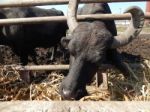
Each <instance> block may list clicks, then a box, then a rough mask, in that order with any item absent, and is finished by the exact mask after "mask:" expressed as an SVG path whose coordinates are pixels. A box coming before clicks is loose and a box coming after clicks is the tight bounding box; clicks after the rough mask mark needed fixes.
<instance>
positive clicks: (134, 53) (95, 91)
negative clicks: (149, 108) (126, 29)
mask: <svg viewBox="0 0 150 112" xmlns="http://www.w3.org/2000/svg"><path fill="white" fill-rule="evenodd" d="M0 50H1V52H2V57H3V59H4V62H3V64H5V65H6V64H7V65H10V64H19V63H20V62H19V58H18V57H17V56H16V55H15V54H14V53H13V52H12V50H11V49H10V48H9V47H6V46H5V47H4V46H1V47H0ZM51 51H52V50H51V49H43V48H37V49H36V52H37V60H38V63H39V64H40V65H42V64H67V63H68V58H63V57H65V56H64V54H63V53H62V51H61V50H60V49H58V50H57V53H56V54H55V59H54V60H53V61H51V60H49V59H50V57H51V54H52V53H51ZM119 51H120V53H121V54H122V56H123V59H124V61H126V62H127V63H128V64H129V65H132V66H131V69H132V70H133V72H134V73H135V74H136V75H137V76H138V77H139V78H140V81H139V82H135V81H134V80H132V79H129V80H126V79H124V78H123V76H122V74H120V72H119V71H117V70H108V71H106V72H107V74H108V77H109V90H108V91H105V92H103V91H101V90H100V89H99V87H96V86H95V85H96V82H95V80H93V82H92V84H91V85H88V86H87V89H88V93H89V95H88V96H85V97H83V98H82V99H80V101H89V100H90V101H91V100H92V101H100V100H104V101H106V100H125V101H128V100H129V101H132V100H134V101H141V100H148V101H150V83H149V82H150V34H141V35H140V36H139V37H138V38H137V39H135V40H134V41H133V42H131V43H130V44H128V45H127V46H124V47H122V48H120V49H119ZM67 56H68V55H67ZM29 61H30V62H29V64H30V65H32V64H33V63H32V59H31V58H29ZM145 63H146V64H147V65H146V64H145ZM133 65H134V66H133ZM139 65H140V66H139ZM141 66H142V68H141ZM143 66H144V68H143ZM0 73H1V74H0V101H11V100H48V101H51V100H59V101H61V100H62V99H61V96H60V95H59V92H58V88H59V85H60V83H61V80H62V79H63V77H64V76H63V75H64V74H65V75H66V74H67V71H49V72H45V71H42V72H34V73H36V74H38V75H37V76H36V77H33V80H32V82H31V83H30V84H27V83H25V82H24V81H22V80H20V76H19V72H18V71H16V70H14V69H13V68H7V69H4V68H3V67H0ZM143 76H145V77H143ZM145 78H146V79H145Z"/></svg>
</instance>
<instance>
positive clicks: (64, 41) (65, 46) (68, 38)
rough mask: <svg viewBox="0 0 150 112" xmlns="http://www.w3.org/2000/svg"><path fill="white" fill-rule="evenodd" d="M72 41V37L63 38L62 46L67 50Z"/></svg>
mask: <svg viewBox="0 0 150 112" xmlns="http://www.w3.org/2000/svg"><path fill="white" fill-rule="evenodd" d="M70 40H71V36H67V37H62V39H61V45H62V46H63V47H64V48H66V49H67V48H68V44H69V42H70Z"/></svg>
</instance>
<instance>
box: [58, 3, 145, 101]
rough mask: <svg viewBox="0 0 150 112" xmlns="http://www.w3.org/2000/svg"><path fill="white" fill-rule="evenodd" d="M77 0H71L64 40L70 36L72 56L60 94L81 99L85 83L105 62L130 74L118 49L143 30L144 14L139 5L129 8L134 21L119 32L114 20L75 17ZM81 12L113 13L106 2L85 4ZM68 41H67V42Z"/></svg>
mask: <svg viewBox="0 0 150 112" xmlns="http://www.w3.org/2000/svg"><path fill="white" fill-rule="evenodd" d="M75 2H77V0H70V3H69V9H68V10H69V11H68V20H67V21H68V25H69V29H70V31H71V35H70V36H68V37H66V38H63V41H62V42H66V41H67V40H68V39H71V40H70V41H69V44H68V49H69V52H70V55H71V62H70V69H69V73H68V75H67V76H66V77H65V79H64V80H63V81H62V84H61V87H60V93H61V95H62V96H63V97H64V98H65V99H72V98H74V99H78V98H80V97H82V96H84V95H85V94H86V93H87V91H86V88H85V86H86V84H87V83H88V82H89V81H90V80H91V79H92V77H93V76H94V74H95V73H96V72H97V70H98V68H99V67H100V66H101V65H102V64H105V63H111V64H113V65H115V66H116V67H117V68H118V69H119V70H120V71H122V72H123V73H124V75H125V77H127V76H129V75H130V74H129V71H128V68H127V67H126V66H125V64H124V63H123V62H122V61H121V58H120V54H119V53H118V52H117V50H116V48H118V47H121V46H123V45H126V44H128V43H129V42H131V41H132V40H133V39H134V38H135V37H136V36H137V35H138V34H139V33H140V31H141V29H142V27H143V24H144V13H143V11H142V10H141V9H140V8H138V7H131V8H128V10H127V11H126V12H129V13H131V23H130V25H129V27H128V28H127V30H126V31H125V32H124V33H122V34H121V35H118V36H116V35H117V31H116V26H115V24H114V21H107V20H93V21H92V20H91V21H90V20H89V21H88V22H78V21H77V19H76V9H77V4H76V3H75ZM80 12H81V13H82V14H83V13H84V14H85V13H86V14H95V13H99V14H105V13H111V11H110V8H109V6H108V4H107V3H92V4H86V5H85V6H84V7H83V8H82V9H81V11H80ZM65 40H66V41H65Z"/></svg>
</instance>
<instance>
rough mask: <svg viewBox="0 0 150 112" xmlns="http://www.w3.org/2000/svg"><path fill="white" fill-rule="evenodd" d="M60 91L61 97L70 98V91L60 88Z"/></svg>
mask: <svg viewBox="0 0 150 112" xmlns="http://www.w3.org/2000/svg"><path fill="white" fill-rule="evenodd" d="M62 93H63V97H64V98H65V99H71V91H69V90H64V89H63V90H62Z"/></svg>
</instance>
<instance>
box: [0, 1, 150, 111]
mask: <svg viewBox="0 0 150 112" xmlns="http://www.w3.org/2000/svg"><path fill="white" fill-rule="evenodd" d="M137 1H149V0H80V2H81V3H99V2H101V3H102V2H109V3H111V2H137ZM68 2H69V0H17V1H12V2H11V1H10V2H4V3H2V4H0V8H11V7H27V6H39V5H60V4H68ZM77 18H78V20H79V21H84V20H88V19H90V20H92V19H105V20H111V19H114V20H125V19H128V20H130V14H90V15H78V16H77ZM66 19H67V18H66V17H65V16H59V17H58V16H57V17H56V16H53V17H30V18H11V19H0V25H16V24H29V23H34V24H36V23H42V22H50V21H57V22H59V21H66ZM145 19H150V14H149V13H145ZM144 42H145V41H144ZM149 42H150V41H149ZM131 46H132V45H131ZM137 47H138V46H137ZM149 57H150V54H149ZM104 66H106V67H109V68H110V70H108V71H106V72H108V73H107V75H109V76H110V74H111V75H112V77H111V78H110V79H111V81H114V82H115V81H116V83H115V84H116V85H115V86H117V88H119V90H122V92H123V93H124V94H123V93H121V92H120V93H119V92H118V91H117V90H113V92H112V91H111V92H112V93H110V92H109V91H108V90H104V92H102V93H100V94H99V91H98V90H97V89H100V87H101V86H99V84H98V82H95V81H93V83H92V84H93V86H96V85H97V86H98V87H95V88H91V87H90V86H89V87H87V88H89V90H90V92H91V94H95V95H94V96H92V95H91V96H86V97H84V98H82V99H81V100H80V101H79V102H73V101H72V102H68V101H61V97H60V95H59V94H58V90H56V89H58V83H60V81H61V80H62V78H63V76H61V75H60V76H57V75H56V74H55V73H53V74H51V76H48V79H49V80H51V82H49V83H48V84H46V83H45V82H43V83H42V84H41V85H39V86H37V85H35V84H31V85H30V86H28V88H27V89H25V88H22V89H20V90H17V91H18V93H17V94H16V96H15V97H14V98H11V97H12V96H10V98H8V100H9V99H11V102H9V101H7V102H1V103H0V111H1V112H11V111H19V112H20V111H40V112H49V111H54V112H55V111H56V112H57V111H58V112H59V111H60V112H63V111H71V112H80V111H86V110H88V111H89V112H95V111H113V110H114V111H119V110H120V109H121V110H123V111H150V107H149V102H129V103H125V102H94V101H110V100H115V98H109V97H110V94H111V95H112V96H113V97H118V96H119V97H120V99H117V100H122V99H124V101H150V84H149V81H150V76H149V79H148V80H147V79H143V80H144V81H145V82H144V83H143V84H142V86H141V88H140V89H141V90H140V91H141V95H139V97H138V95H137V96H136V97H135V98H132V95H133V94H134V90H128V88H123V86H124V85H127V86H128V87H130V86H133V84H136V83H127V82H121V81H120V82H118V81H117V80H122V76H121V75H120V74H119V73H118V72H114V71H112V70H111V68H112V66H111V65H104ZM128 66H129V67H130V68H131V71H132V69H135V70H134V71H136V69H139V68H142V69H143V70H145V72H144V71H142V74H143V75H150V58H149V60H148V59H147V60H143V61H142V62H141V63H140V64H135V63H130V65H128ZM68 69H69V65H30V66H29V65H28V66H21V65H1V74H2V73H6V71H9V70H10V72H12V71H13V72H15V73H16V74H17V76H18V75H19V72H18V71H21V72H24V71H25V72H28V71H47V70H48V71H49V70H51V71H52V70H53V71H54V70H55V71H56V70H59V71H60V70H68ZM100 69H101V68H100ZM110 72H111V73H110ZM116 73H117V74H119V76H117V78H116V79H114V76H115V75H114V74H116ZM140 73H141V72H140ZM10 74H11V73H10ZM6 75H8V76H9V73H6ZM107 75H105V74H104V77H103V78H104V80H105V81H106V83H107ZM10 76H11V75H10ZM15 77H16V76H15ZM15 77H14V76H13V80H14V78H15ZM135 77H136V75H135ZM97 78H98V76H97ZM8 79H9V78H8ZM97 80H98V79H97ZM5 81H6V79H4V78H3V79H0V94H1V93H3V94H5V93H4V91H3V90H2V89H5V88H4V86H7V85H9V89H10V91H13V90H11V83H15V81H12V82H11V83H8V82H9V81H7V82H5ZM45 81H46V80H45ZM1 82H3V83H1ZM16 83H18V84H19V85H20V86H22V85H24V83H20V82H16ZM51 84H54V86H55V87H52V88H50V87H51V86H52V85H51ZM15 85H17V84H13V85H12V86H15ZM120 85H122V87H121V86H120ZM26 86H27V85H26ZM109 86H111V87H113V86H114V84H112V83H111V82H110V83H109ZM135 86H136V85H135ZM1 87H3V88H1ZM111 87H110V88H111ZM136 87H137V86H136ZM136 87H135V88H134V89H135V91H136ZM33 88H36V89H35V90H33V91H34V92H35V93H37V95H35V94H32V92H33V91H32V92H31V89H33ZM117 88H115V89H117ZM48 89H53V90H55V92H54V91H53V90H48ZM105 89H108V87H105ZM111 89H112V88H111ZM123 89H124V90H123ZM7 91H8V90H5V92H7ZM22 91H23V94H21V92H22ZM93 91H94V92H93ZM101 91H102V90H101ZM26 93H29V95H28V96H26ZM50 93H52V94H51V95H48V94H50ZM138 94H140V93H138ZM55 95H56V96H55ZM21 96H24V97H28V99H23V100H28V101H18V100H21V99H19V98H20V97H21ZM6 97H7V96H6ZM35 97H38V98H37V99H36V98H35ZM55 97H56V98H55ZM121 98H122V99H121ZM55 99H56V100H57V101H53V100H55ZM16 100H17V101H16ZM33 100H34V101H33ZM37 100H38V101H37ZM39 100H44V101H39ZM2 101H3V100H2ZM47 101H49V102H47ZM82 101H86V102H82ZM122 105H124V107H123V106H122ZM128 106H130V107H132V108H128ZM110 107H111V108H112V109H113V110H112V109H111V108H110ZM120 107H121V108H120ZM145 108H146V109H147V110H143V109H145Z"/></svg>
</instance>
